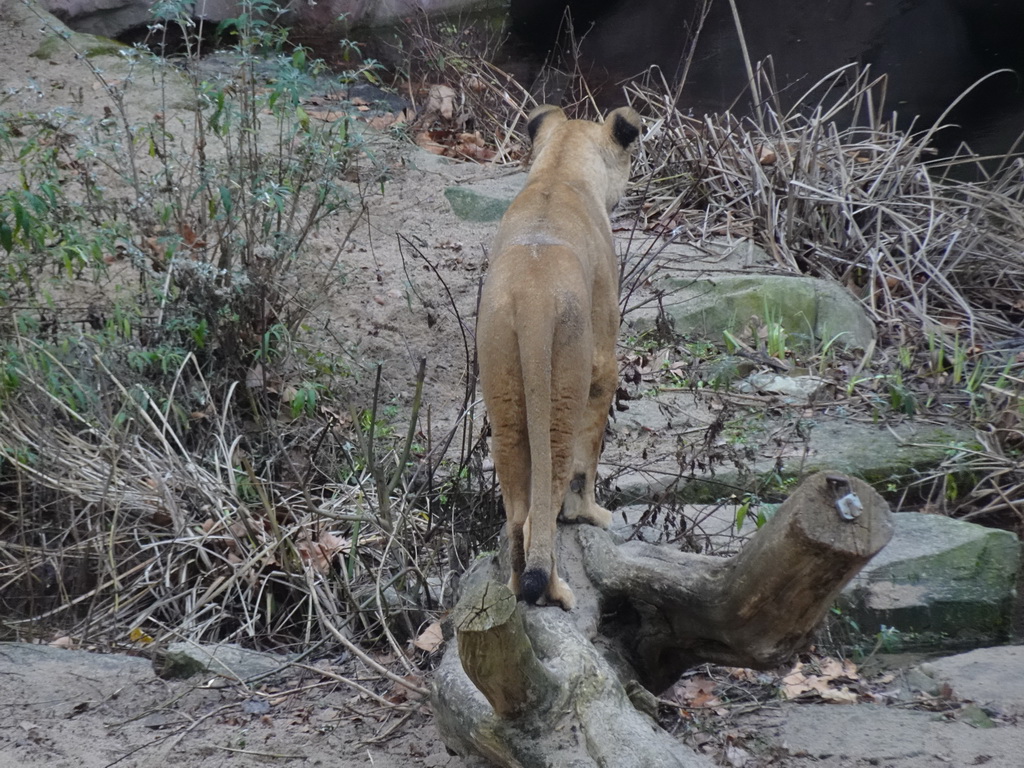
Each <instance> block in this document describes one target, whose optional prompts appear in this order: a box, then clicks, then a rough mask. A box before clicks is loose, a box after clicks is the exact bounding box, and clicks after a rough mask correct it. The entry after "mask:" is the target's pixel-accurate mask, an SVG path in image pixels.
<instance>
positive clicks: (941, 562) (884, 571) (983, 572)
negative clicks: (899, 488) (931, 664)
mask: <svg viewBox="0 0 1024 768" xmlns="http://www.w3.org/2000/svg"><path fill="white" fill-rule="evenodd" d="M894 520H895V525H896V531H895V535H894V536H893V539H892V541H891V542H890V543H889V544H888V545H887V546H886V547H885V549H883V550H882V551H881V552H880V553H879V554H878V555H876V556H875V558H874V559H873V560H872V561H871V562H869V563H868V564H867V566H865V568H864V570H862V571H861V572H860V573H859V574H858V575H857V576H856V577H855V578H854V579H853V581H851V582H850V584H849V585H848V586H847V587H846V589H845V590H844V591H843V594H842V596H841V598H840V605H841V607H842V609H843V611H844V612H845V613H847V614H848V615H849V616H851V617H852V618H853V619H854V620H855V621H856V625H857V626H858V627H859V629H860V631H861V632H862V633H863V634H864V635H865V636H866V639H868V640H869V641H870V639H871V638H873V637H874V636H875V635H876V634H877V633H878V632H880V631H881V630H882V627H887V628H891V629H895V630H897V632H896V633H891V629H890V633H891V634H892V636H893V637H894V638H896V639H897V640H898V641H900V642H901V644H902V645H903V647H916V648H921V647H966V646H977V645H991V644H992V643H997V642H1001V641H1004V640H1006V638H1007V637H1008V636H1009V633H1010V625H1011V620H1012V612H1013V604H1014V600H1015V597H1016V589H1015V583H1016V577H1017V569H1018V567H1019V564H1020V556H1021V552H1020V542H1019V541H1018V539H1017V537H1016V536H1015V535H1014V534H1012V533H1010V532H1008V531H1000V530H995V529H992V528H985V527H982V526H980V525H975V524H973V523H968V522H964V521H962V520H953V519H951V518H948V517H944V516H942V515H927V514H918V513H912V512H902V513H897V514H895V515H894Z"/></svg>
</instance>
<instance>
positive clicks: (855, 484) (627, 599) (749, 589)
mask: <svg viewBox="0 0 1024 768" xmlns="http://www.w3.org/2000/svg"><path fill="white" fill-rule="evenodd" d="M829 477H831V478H834V480H833V481H832V482H830V481H829V479H828V478H829ZM847 493H852V494H853V495H854V496H855V497H856V499H857V500H858V502H859V504H860V507H861V510H860V511H859V516H857V517H854V518H852V519H846V518H845V517H843V516H842V515H841V514H840V512H839V509H838V508H837V506H836V501H837V500H838V499H841V498H844V497H845V496H846V495H847ZM593 533H595V532H591V531H584V530H581V531H580V539H581V542H582V544H583V548H584V562H585V566H586V570H587V575H588V576H589V578H590V580H591V581H592V583H593V584H594V586H595V587H596V588H597V590H598V591H599V592H601V593H602V595H603V596H604V598H605V602H606V606H607V607H606V613H607V612H608V611H609V610H610V612H611V614H610V615H609V616H608V617H607V618H606V619H605V621H604V623H603V625H602V628H601V631H602V633H605V634H608V635H610V636H613V637H614V638H615V639H617V640H618V641H619V645H620V647H621V650H622V652H623V653H624V654H625V656H626V658H627V660H628V661H629V663H630V664H631V665H632V666H633V667H634V669H635V670H636V671H637V673H638V675H639V679H640V680H641V682H643V683H644V685H645V686H647V687H648V688H650V689H651V690H655V691H659V690H662V689H664V688H666V687H668V686H669V685H671V684H672V683H673V682H675V680H676V679H678V677H679V675H680V674H682V672H684V671H685V670H686V669H688V668H690V667H692V666H694V665H695V664H699V663H701V662H713V663H717V664H726V665H730V666H740V667H753V668H761V669H764V668H769V667H773V666H776V665H778V664H780V663H782V662H783V661H785V660H786V659H788V658H789V657H790V656H792V654H793V653H795V652H797V651H799V650H801V649H803V648H804V647H806V646H807V644H808V642H809V639H810V636H811V634H812V633H813V632H814V630H815V629H816V628H817V626H818V624H819V623H820V621H821V619H822V618H823V617H824V615H825V613H826V612H827V611H828V610H829V608H830V607H831V605H832V602H833V601H834V599H835V597H836V596H837V595H838V594H839V592H840V591H841V590H842V588H843V587H844V586H845V585H846V584H847V582H849V580H850V579H852V578H853V577H854V576H855V575H856V574H857V573H858V572H859V571H860V569H861V568H863V567H864V565H865V564H866V563H867V562H868V560H870V559H871V558H872V557H873V556H874V555H875V554H877V553H878V551H879V550H881V548H882V547H883V546H885V544H886V543H887V542H888V541H889V539H890V538H891V537H892V521H891V517H890V514H889V507H888V505H887V504H886V502H885V500H884V499H882V497H881V496H879V495H878V493H876V492H875V490H874V489H873V488H872V487H871V486H870V485H868V484H867V483H865V482H863V481H862V480H859V479H857V478H848V477H846V476H843V475H837V474H835V473H831V474H826V473H819V474H816V475H813V476H811V477H809V478H808V479H807V480H806V481H804V483H803V484H802V485H800V487H799V488H797V490H796V491H794V493H793V494H792V495H791V496H790V497H789V498H788V499H787V500H786V502H785V503H784V504H782V505H781V506H780V507H779V509H778V510H777V511H776V513H775V515H774V516H773V517H772V518H771V519H770V520H769V521H768V522H767V523H766V524H765V526H764V527H763V528H762V529H761V530H760V531H758V532H757V534H756V535H754V536H753V538H752V539H751V540H750V541H749V542H748V543H747V545H746V546H745V547H744V548H743V549H742V550H741V551H740V553H739V554H737V555H735V556H734V557H731V558H718V557H710V556H706V555H694V554H688V553H683V552H676V551H673V550H671V549H669V548H667V547H659V546H655V545H651V544H643V543H640V542H631V543H628V544H625V545H622V546H615V544H614V543H613V542H612V541H611V539H610V538H609V537H607V536H600V535H597V536H595V535H593Z"/></svg>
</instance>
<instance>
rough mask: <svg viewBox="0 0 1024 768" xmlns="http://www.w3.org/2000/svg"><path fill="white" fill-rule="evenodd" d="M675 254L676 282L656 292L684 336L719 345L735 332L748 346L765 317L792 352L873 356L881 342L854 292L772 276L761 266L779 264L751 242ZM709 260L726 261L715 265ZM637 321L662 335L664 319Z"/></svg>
mask: <svg viewBox="0 0 1024 768" xmlns="http://www.w3.org/2000/svg"><path fill="white" fill-rule="evenodd" d="M667 250H668V252H667V253H666V254H665V255H664V257H663V258H665V259H671V260H672V261H673V265H674V266H673V270H672V274H673V276H672V277H667V278H661V279H657V280H656V281H655V289H656V290H659V291H661V292H663V293H664V299H663V300H662V306H663V307H664V309H665V312H666V315H667V316H668V320H669V322H670V323H671V325H672V327H673V328H674V330H675V332H676V333H679V334H686V335H687V336H690V337H697V338H705V339H709V340H711V341H715V342H718V341H721V340H722V338H723V334H724V332H725V331H729V332H730V333H733V334H734V335H736V336H738V337H739V338H741V339H742V338H744V337H746V336H749V328H750V324H751V318H753V317H754V316H757V317H758V318H760V320H761V322H762V323H767V324H769V325H771V324H777V325H780V326H781V328H782V329H784V331H785V333H786V335H787V345H788V346H790V347H791V348H793V347H796V348H799V347H800V346H803V347H804V348H805V349H806V348H807V347H809V346H811V348H812V349H820V348H821V347H823V346H828V345H831V344H839V345H841V346H843V347H846V348H849V349H868V348H870V346H871V344H872V343H873V341H874V339H875V326H874V323H873V322H872V321H871V318H870V317H868V315H867V313H866V312H865V311H864V308H863V307H862V306H861V305H860V302H858V301H857V299H856V298H855V297H854V296H853V295H852V294H851V293H850V292H849V291H847V290H845V289H844V288H843V287H842V286H840V285H838V284H837V283H834V282H831V281H827V280H819V279H817V278H813V277H806V276H794V275H782V274H768V273H767V269H768V267H766V266H759V265H765V264H766V263H770V262H771V260H770V259H769V258H768V257H767V255H766V254H764V253H763V252H761V253H760V254H758V253H757V251H759V250H760V249H758V248H757V247H756V246H754V245H753V244H750V243H747V241H738V243H725V242H721V241H715V240H712V241H708V242H704V243H700V244H698V245H684V244H673V246H672V248H671V249H667ZM709 253H712V254H715V253H718V254H721V255H720V256H719V257H718V258H717V260H709V259H708V258H707V256H708V254H709ZM725 259H728V261H724V260H725ZM676 261H678V262H679V264H678V265H676V264H675V262H676ZM752 270H761V273H759V274H752V273H751V271H752ZM631 321H632V325H633V327H634V329H635V330H636V331H637V332H640V333H643V332H644V331H647V330H650V329H652V328H654V327H656V322H657V316H656V313H655V312H654V311H652V310H646V311H636V312H634V313H632V315H631ZM812 345H813V346H812Z"/></svg>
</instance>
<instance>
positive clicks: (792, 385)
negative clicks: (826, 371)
mask: <svg viewBox="0 0 1024 768" xmlns="http://www.w3.org/2000/svg"><path fill="white" fill-rule="evenodd" d="M827 386H828V382H827V381H825V380H824V379H822V378H820V377H819V376H783V375H781V374H778V373H767V372H766V373H755V374H752V375H750V376H748V377H747V378H745V379H743V381H739V382H737V383H736V385H735V389H736V391H737V392H762V393H766V394H774V395H782V396H783V398H782V400H783V402H784V403H786V404H787V405H796V404H805V403H809V402H811V401H812V400H814V399H815V398H816V397H817V396H818V394H819V393H821V392H822V391H823V390H824V389H825V388H826V387H827Z"/></svg>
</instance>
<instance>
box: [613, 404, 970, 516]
mask: <svg viewBox="0 0 1024 768" xmlns="http://www.w3.org/2000/svg"><path fill="white" fill-rule="evenodd" d="M713 418H714V416H713V414H710V413H709V412H708V411H707V408H706V407H705V406H704V405H702V404H701V403H700V402H699V401H697V400H696V399H695V398H694V396H693V395H691V394H690V393H687V392H661V393H659V394H658V396H657V397H655V398H644V399H640V400H632V401H630V402H629V410H628V411H625V412H622V413H619V414H617V415H616V419H615V423H614V431H615V440H614V441H609V443H608V445H607V446H606V447H605V452H604V454H603V456H602V462H603V463H604V466H603V467H602V471H601V474H602V476H603V477H611V486H612V498H613V500H614V503H617V504H619V505H627V504H634V503H641V502H649V501H656V500H659V499H663V498H665V497H671V498H673V499H676V500H678V501H683V502H691V503H701V504H705V503H710V502H714V501H717V500H719V499H723V498H728V497H729V496H731V495H734V494H739V495H742V494H743V493H744V492H746V491H755V490H758V489H763V488H764V487H765V479H766V478H768V477H771V478H773V482H776V483H782V484H786V483H789V482H791V481H795V480H799V479H800V478H802V477H806V476H807V475H809V474H811V473H813V472H818V471H822V470H833V471H837V472H845V473H847V474H851V475H856V476H857V477H861V478H863V479H864V480H867V481H868V482H870V483H872V484H873V485H875V486H876V487H878V488H879V490H880V491H883V492H884V491H887V490H889V491H895V490H898V489H900V488H903V487H904V486H905V485H906V484H907V483H908V482H910V481H911V480H915V479H917V478H919V477H920V476H921V475H923V474H927V473H929V472H930V471H932V470H933V469H934V468H935V467H937V466H939V465H940V464H941V463H942V462H943V461H944V460H945V459H946V458H947V453H948V451H949V447H950V446H951V445H954V444H958V443H971V442H973V440H974V434H973V432H971V431H970V430H967V429H965V428H961V427H953V426H948V425H947V426H943V425H935V424H919V423H914V422H910V421H907V422H904V423H903V424H899V425H896V426H886V425H874V424H868V423H864V422H860V421H843V420H839V419H828V420H822V421H816V420H814V419H805V420H804V422H803V425H802V430H803V431H804V433H805V434H807V441H806V444H804V443H802V442H799V441H796V438H795V435H794V440H795V442H794V445H793V446H791V447H790V448H789V449H787V450H784V451H783V450H780V448H779V446H777V445H775V444H774V443H772V442H771V441H768V440H766V439H765V437H766V436H767V435H771V434H777V433H779V432H782V431H784V428H785V426H786V424H785V422H783V421H781V420H778V419H770V418H767V417H751V419H750V421H749V424H747V425H746V426H745V427H743V428H742V431H740V432H739V433H738V434H737V435H734V436H733V437H732V438H730V439H732V441H733V444H734V448H735V449H736V450H741V449H743V448H747V449H748V450H749V453H748V455H746V456H744V457H743V462H742V463H743V466H742V467H738V466H735V465H732V464H724V465H720V466H717V467H715V468H714V472H711V471H710V470H708V471H706V472H705V473H703V474H702V475H700V476H697V477H691V476H689V475H683V474H682V473H681V472H680V469H679V464H678V462H677V461H676V458H675V456H676V441H677V440H678V439H680V438H681V437H682V438H685V435H686V434H688V433H690V432H691V431H692V432H693V434H694V435H703V430H702V429H700V428H699V427H698V426H696V425H702V424H707V423H710V421H711V420H712V419H713ZM692 439H697V438H696V437H694V438H692ZM780 454H781V457H780ZM780 458H781V462H780ZM780 463H781V470H780V471H777V470H778V469H779V466H780ZM615 466H620V467H625V468H626V470H625V471H621V472H619V473H618V474H616V473H615V472H614V469H613V468H614V467H615ZM776 490H782V488H781V487H777V488H776Z"/></svg>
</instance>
